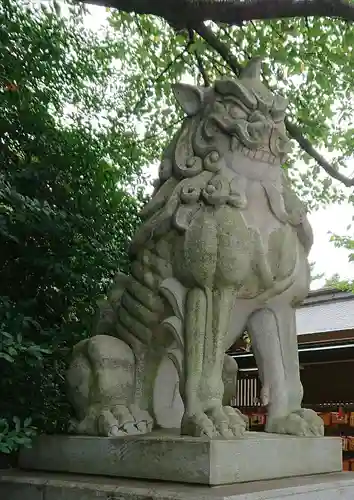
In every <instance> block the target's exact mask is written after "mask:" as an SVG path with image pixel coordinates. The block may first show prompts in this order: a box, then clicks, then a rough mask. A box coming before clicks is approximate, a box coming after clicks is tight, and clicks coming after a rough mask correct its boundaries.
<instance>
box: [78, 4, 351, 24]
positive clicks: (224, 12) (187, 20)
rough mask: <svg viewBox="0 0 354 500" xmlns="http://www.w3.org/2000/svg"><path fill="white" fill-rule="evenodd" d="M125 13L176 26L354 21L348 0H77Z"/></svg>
mask: <svg viewBox="0 0 354 500" xmlns="http://www.w3.org/2000/svg"><path fill="white" fill-rule="evenodd" d="M77 1H80V0H77ZM81 1H82V2H84V3H92V4H96V5H103V6H105V7H113V8H116V9H118V10H123V11H125V12H136V13H137V14H154V15H157V16H161V17H163V18H165V19H166V20H168V21H172V22H173V23H177V24H178V25H180V26H187V25H189V26H193V25H194V24H196V23H200V22H202V21H206V20H213V21H215V22H222V23H225V24H240V23H242V21H251V20H262V19H282V18H289V17H332V18H341V19H344V20H346V21H354V3H353V1H352V0H81Z"/></svg>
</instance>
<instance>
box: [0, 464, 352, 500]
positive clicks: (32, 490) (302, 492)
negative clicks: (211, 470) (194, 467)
mask: <svg viewBox="0 0 354 500" xmlns="http://www.w3.org/2000/svg"><path fill="white" fill-rule="evenodd" d="M1 472H2V471H0V498H1V499H3V500H339V499H340V500H353V498H354V474H353V473H351V472H342V473H338V474H325V475H317V476H306V477H298V478H290V479H280V480H273V481H259V482H253V483H244V484H233V485H228V486H212V487H209V486H203V485H182V484H178V483H166V482H159V483H156V482H151V481H142V480H140V481H139V480H129V479H118V478H103V477H98V476H97V477H94V476H80V475H68V474H58V473H43V472H42V473H40V472H38V473H36V472H35V473H33V472H24V471H12V472H11V471H10V472H9V471H3V473H1Z"/></svg>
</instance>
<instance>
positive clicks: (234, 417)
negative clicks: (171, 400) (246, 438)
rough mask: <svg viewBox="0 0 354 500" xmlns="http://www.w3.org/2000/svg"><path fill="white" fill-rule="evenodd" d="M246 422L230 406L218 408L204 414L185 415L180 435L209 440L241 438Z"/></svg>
mask: <svg viewBox="0 0 354 500" xmlns="http://www.w3.org/2000/svg"><path fill="white" fill-rule="evenodd" d="M246 422H247V420H246V419H245V417H244V416H243V415H242V414H241V413H240V412H239V411H238V410H236V409H234V408H231V406H224V407H223V406H218V407H215V408H212V409H211V410H209V411H207V412H206V413H203V412H200V413H196V414H194V415H192V416H191V415H185V416H184V417H183V420H182V434H186V435H189V436H196V437H202V436H206V437H208V438H210V439H212V438H216V437H223V438H226V439H232V438H234V437H240V436H243V434H244V433H245V431H246V426H247V423H246Z"/></svg>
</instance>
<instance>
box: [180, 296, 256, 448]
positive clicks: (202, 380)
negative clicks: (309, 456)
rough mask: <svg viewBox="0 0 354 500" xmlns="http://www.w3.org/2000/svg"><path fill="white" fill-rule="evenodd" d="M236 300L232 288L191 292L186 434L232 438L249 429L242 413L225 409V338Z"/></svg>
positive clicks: (184, 432)
mask: <svg viewBox="0 0 354 500" xmlns="http://www.w3.org/2000/svg"><path fill="white" fill-rule="evenodd" d="M233 300H234V290H233V289H232V288H224V289H220V290H219V289H217V290H213V291H211V290H208V289H206V290H202V289H194V290H192V291H190V292H189V293H188V297H187V311H186V324H185V343H186V349H185V370H186V385H185V395H184V396H185V414H184V417H183V420H182V433H183V434H188V435H195V436H199V435H206V436H208V437H210V438H212V437H216V436H220V435H221V436H223V437H228V438H231V437H234V436H239V435H242V434H243V433H244V431H245V429H246V422H245V419H244V418H243V417H242V415H241V414H240V412H238V411H237V410H234V409H233V408H231V407H230V406H223V395H224V385H223V381H222V372H223V365H224V359H225V337H226V335H227V331H228V326H229V318H230V312H231V309H232V306H233Z"/></svg>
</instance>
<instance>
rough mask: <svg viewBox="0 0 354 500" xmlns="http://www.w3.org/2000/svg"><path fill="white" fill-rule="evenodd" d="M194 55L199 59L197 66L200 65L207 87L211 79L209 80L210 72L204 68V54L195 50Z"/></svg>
mask: <svg viewBox="0 0 354 500" xmlns="http://www.w3.org/2000/svg"><path fill="white" fill-rule="evenodd" d="M194 56H195V58H196V60H197V66H198V69H199V72H200V74H201V75H202V77H203V82H204V85H205V87H210V80H209V77H208V74H207V72H206V70H205V68H204V64H203V59H202V56H201V55H200V54H199V52H198V51H196V52H194Z"/></svg>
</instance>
